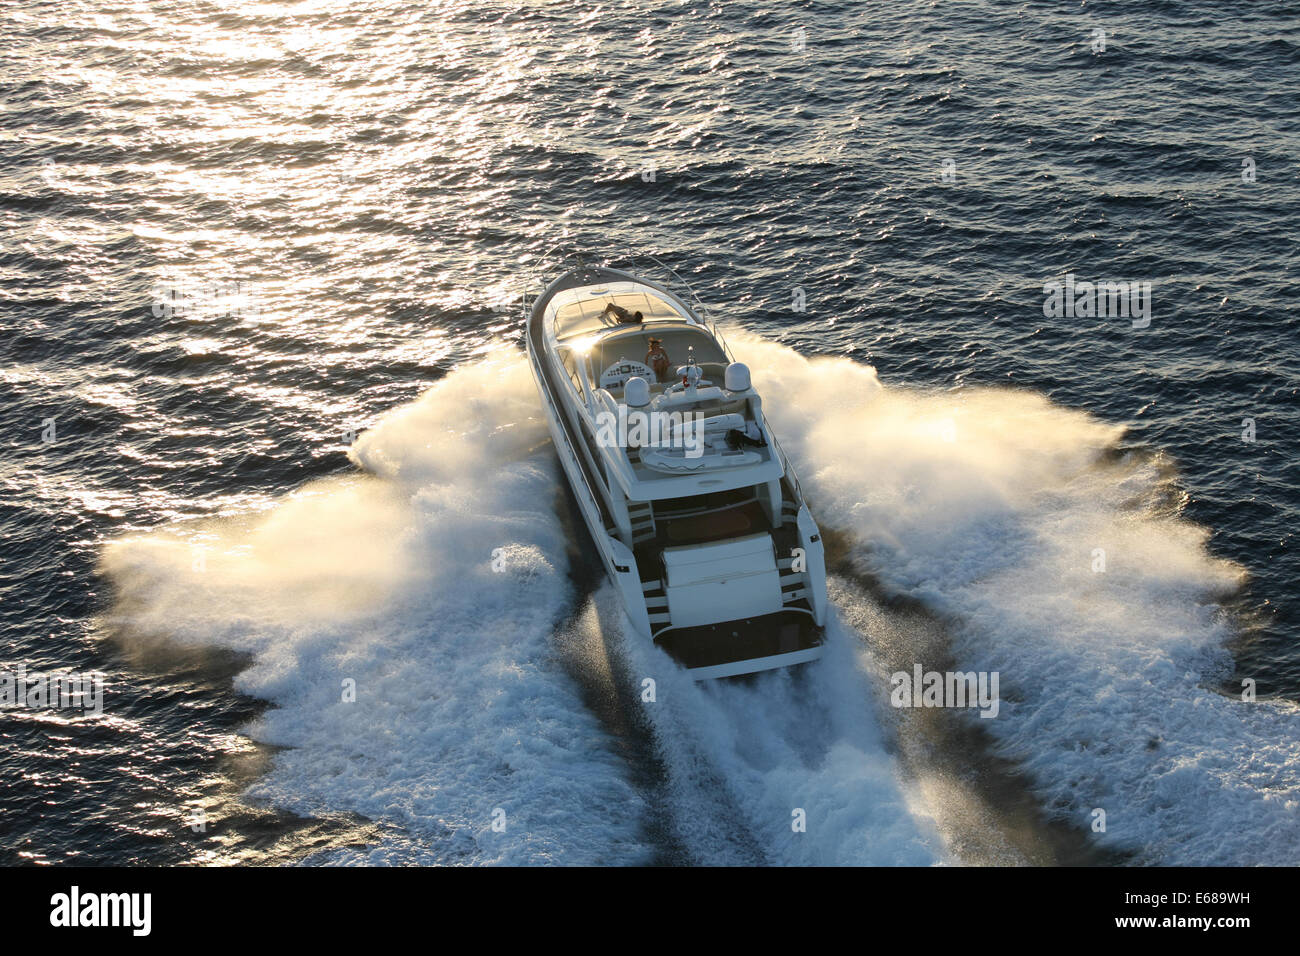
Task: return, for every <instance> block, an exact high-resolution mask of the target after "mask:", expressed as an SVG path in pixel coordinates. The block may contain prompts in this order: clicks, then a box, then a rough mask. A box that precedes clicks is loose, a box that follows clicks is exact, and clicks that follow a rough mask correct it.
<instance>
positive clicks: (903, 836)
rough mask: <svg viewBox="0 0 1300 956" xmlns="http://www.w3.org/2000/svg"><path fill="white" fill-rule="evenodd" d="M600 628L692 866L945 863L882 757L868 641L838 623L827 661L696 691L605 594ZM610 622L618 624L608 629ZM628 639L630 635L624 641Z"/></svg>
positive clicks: (922, 816) (938, 841)
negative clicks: (656, 762)
mask: <svg viewBox="0 0 1300 956" xmlns="http://www.w3.org/2000/svg"><path fill="white" fill-rule="evenodd" d="M598 600H599V601H601V603H602V605H603V611H604V613H603V614H602V616H601V618H602V622H605V626H607V627H610V630H611V631H613V632H614V633H612V634H610V633H607V634H606V635H605V641H606V643H607V644H610V645H612V646H614V647H615V648H617V649H618V653H619V656H620V658H621V659H622V670H623V672H624V675H625V679H627V680H628V681H629V682H631V684H632V685H633V686H635V687H636V688H638V690H639V691H642V694H643V688H644V687H645V684H644V682H645V681H646V680H647V679H651V680H653V681H654V698H655V699H654V700H653V702H649V701H646V700H645V699H644V696H640V697H639V698H638V704H639V706H640V707H641V709H642V712H643V714H644V716H645V717H646V719H647V721H648V723H649V725H650V727H651V728H652V733H653V736H654V741H655V749H656V751H657V754H658V757H659V759H660V761H661V762H662V763H663V765H664V769H665V770H666V779H665V780H664V781H663V788H662V789H663V792H662V794H661V795H660V797H659V799H661V800H663V801H665V802H666V804H667V809H668V812H669V816H670V818H671V823H670V826H671V827H672V829H673V831H674V833H675V836H676V837H677V839H678V840H679V841H680V843H681V845H682V846H684V847H685V849H686V852H687V855H688V857H689V858H690V860H692V861H693V862H695V863H700V864H708V865H730V864H749V865H763V864H783V865H784V864H795V865H820V866H836V865H859V866H862V865H909V866H924V865H929V864H933V863H935V862H939V861H941V860H943V859H945V858H946V857H947V853H946V851H945V849H944V845H943V840H942V838H941V837H940V835H939V834H938V832H937V830H936V828H935V826H934V823H933V821H932V820H931V819H930V818H929V815H928V813H927V812H926V810H925V809H924V807H922V806H921V803H920V800H919V799H918V798H917V796H916V795H915V793H913V792H912V789H911V788H910V787H909V786H908V785H907V784H905V783H904V781H903V780H901V779H900V775H899V768H898V766H897V763H896V761H895V759H894V758H893V756H892V755H891V754H890V753H889V752H888V751H887V749H886V741H885V738H884V736H883V734H882V732H881V728H880V725H879V723H878V720H877V714H876V706H877V704H878V702H877V701H876V700H875V699H874V698H873V695H872V694H871V690H870V687H869V686H868V682H867V677H866V675H867V672H868V670H869V667H868V664H867V657H868V651H867V649H866V648H865V646H864V644H863V641H862V638H861V636H860V635H857V634H856V633H855V632H853V631H852V629H851V628H848V627H847V626H846V625H844V624H843V623H841V622H840V621H839V620H838V619H836V620H833V621H832V622H831V624H830V626H829V628H828V631H827V634H828V646H827V653H826V656H825V657H824V658H823V659H822V660H820V661H817V662H815V663H813V664H809V665H805V666H804V667H801V668H798V669H795V670H779V671H772V672H768V673H765V674H760V675H757V676H755V677H754V678H749V679H746V680H745V681H707V682H702V683H694V682H692V681H691V680H690V679H689V678H688V677H687V675H686V673H685V672H684V671H682V670H681V669H680V668H678V667H677V666H676V665H675V664H674V663H673V662H672V661H671V660H670V659H669V658H668V657H667V655H665V654H663V653H662V652H661V651H658V650H655V649H653V648H651V647H650V646H649V645H648V644H647V643H646V642H644V641H642V640H639V639H635V638H631V639H629V638H627V637H626V636H625V635H626V634H629V633H631V632H630V624H628V622H627V621H626V618H625V617H624V616H623V615H622V612H621V611H620V610H619V609H618V608H617V607H616V602H615V599H614V597H613V594H612V591H611V590H610V589H609V588H608V587H606V588H604V589H602V592H601V593H600V594H599V595H598ZM611 624H612V626H611ZM618 632H621V633H618Z"/></svg>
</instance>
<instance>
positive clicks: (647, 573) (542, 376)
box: [527, 266, 827, 679]
mask: <svg viewBox="0 0 1300 956" xmlns="http://www.w3.org/2000/svg"><path fill="white" fill-rule="evenodd" d="M527 340H528V357H529V361H530V364H531V366H532V370H533V376H534V378H535V379H536V381H537V387H538V390H539V391H540V393H541V396H542V406H543V408H544V410H545V413H546V418H547V421H548V423H549V425H550V429H551V434H552V436H553V438H554V440H555V448H556V451H557V452H558V454H559V457H560V462H561V464H562V465H563V467H564V471H565V474H566V475H567V477H568V480H569V483H570V485H571V486H572V488H573V492H574V496H575V497H576V498H577V501H578V506H579V508H580V510H581V511H582V514H583V517H584V518H585V519H586V522H587V526H588V528H589V529H590V530H591V535H592V537H593V538H594V539H595V542H596V548H597V550H598V551H599V552H600V556H601V560H602V561H603V563H604V565H605V569H606V571H607V572H608V573H609V577H610V580H611V581H612V582H613V584H614V586H615V589H616V590H617V591H618V593H619V596H620V597H621V598H622V601H623V605H624V606H625V608H626V609H627V613H628V617H629V618H630V619H631V621H632V623H633V625H634V626H635V627H636V629H637V630H639V631H640V632H642V634H643V635H644V636H645V637H646V638H647V639H649V640H652V641H654V643H655V644H657V645H658V646H660V647H661V648H663V649H664V650H665V651H667V652H668V653H669V654H670V655H671V656H672V657H673V658H675V659H676V660H677V661H678V662H679V663H680V664H682V665H683V666H684V667H686V668H687V669H688V670H689V671H690V673H691V675H692V676H693V677H695V678H696V679H703V678H714V677H729V676H734V675H738V674H748V673H753V672H755V671H762V670H768V669H770V668H775V667H785V666H788V665H791V664H799V663H803V662H806V661H810V660H813V659H814V658H817V657H819V656H820V655H821V651H822V636H823V632H822V629H823V626H824V625H825V621H826V603H827V601H826V571H825V562H824V558H823V551H822V543H821V536H820V534H819V533H818V530H817V525H816V523H815V522H814V521H813V519H812V515H811V514H809V512H808V508H807V506H806V505H805V504H804V502H803V497H802V494H801V492H800V489H799V482H798V480H797V479H796V478H795V476H794V473H793V471H791V469H790V466H789V463H788V462H787V461H786V458H785V455H784V454H783V453H782V451H781V448H780V446H779V445H778V444H777V443H776V439H775V438H774V437H773V436H772V434H771V432H770V430H769V429H768V425H767V420H766V418H765V417H764V416H763V411H762V401H761V399H760V398H759V395H758V392H757V391H755V389H754V388H753V385H752V383H751V381H750V372H749V369H748V368H747V367H746V366H745V365H742V364H741V363H739V362H736V361H734V360H733V357H732V354H731V350H730V349H729V348H728V347H727V345H726V343H725V341H724V340H723V339H722V337H721V335H720V334H718V332H717V329H716V328H715V327H710V326H708V325H706V324H705V322H704V321H703V320H702V319H701V318H700V317H699V315H698V314H697V312H696V310H695V309H693V308H692V307H691V306H690V305H688V303H687V301H686V300H685V299H683V298H682V297H680V296H679V295H677V294H675V293H674V292H672V291H670V290H669V289H668V288H666V287H665V286H664V285H661V284H658V283H656V282H652V281H649V280H646V279H641V278H636V277H634V276H632V275H630V274H628V273H626V272H621V271H617V270H614V269H610V268H605V267H599V266H585V267H581V268H578V269H575V270H573V271H570V272H567V273H565V274H564V275H562V276H560V278H558V279H556V280H555V281H554V282H552V283H551V284H550V285H549V286H547V288H546V290H545V291H544V292H543V293H542V294H541V295H540V296H539V297H538V298H537V300H536V302H535V303H534V304H533V307H532V311H531V313H530V316H529V321H528V336H527Z"/></svg>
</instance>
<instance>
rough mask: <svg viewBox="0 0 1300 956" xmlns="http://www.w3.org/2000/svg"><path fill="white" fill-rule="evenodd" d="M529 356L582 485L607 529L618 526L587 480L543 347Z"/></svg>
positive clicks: (530, 350)
mask: <svg viewBox="0 0 1300 956" xmlns="http://www.w3.org/2000/svg"><path fill="white" fill-rule="evenodd" d="M530 321H531V317H530ZM528 334H529V336H531V335H532V329H531V328H529V330H528ZM528 358H529V360H530V361H531V362H532V363H533V364H534V365H535V366H536V368H537V371H538V372H539V373H540V376H541V379H542V382H543V383H544V384H545V385H546V390H547V391H548V392H549V393H551V400H550V404H551V408H552V410H553V413H554V415H555V416H556V420H557V423H558V424H559V426H560V429H559V430H560V434H561V435H563V436H564V444H565V445H567V446H568V448H569V454H571V455H572V456H573V460H574V463H575V464H577V466H578V472H579V474H581V476H582V485H583V487H584V488H586V490H587V496H588V497H589V498H590V499H591V503H592V504H593V505H595V506H596V513H597V514H598V515H600V519H601V524H602V525H603V526H604V527H605V529H606V531H608V530H609V527H610V525H611V524H613V525H614V526H615V527H617V524H616V523H615V522H614V521H613V520H612V515H610V514H609V508H608V506H607V504H606V503H605V502H603V501H602V500H601V498H600V496H598V495H597V494H596V492H595V490H594V489H593V488H592V487H591V482H590V481H588V480H587V469H586V466H585V465H584V464H583V461H582V458H581V456H580V455H579V453H578V449H577V448H575V447H574V445H573V439H572V437H571V436H570V435H569V429H568V428H567V427H566V425H565V422H564V418H563V416H564V410H563V407H562V406H561V405H560V400H559V398H558V396H556V395H555V390H554V388H553V383H552V382H551V376H550V371H549V370H548V369H547V367H546V364H545V362H544V361H543V355H542V352H541V349H540V348H539V347H534V348H530V349H529V350H528Z"/></svg>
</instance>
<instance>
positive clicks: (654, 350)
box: [645, 335, 673, 385]
mask: <svg viewBox="0 0 1300 956" xmlns="http://www.w3.org/2000/svg"><path fill="white" fill-rule="evenodd" d="M645 364H646V365H649V366H650V367H651V368H652V369H654V373H655V379H656V380H657V381H658V382H659V384H661V385H662V384H663V383H664V382H665V381H667V380H668V369H669V368H671V367H672V364H673V363H672V361H671V360H670V359H669V358H668V353H667V352H665V351H664V346H663V340H662V339H657V338H655V337H654V336H653V335H652V336H650V351H648V352H646V353H645Z"/></svg>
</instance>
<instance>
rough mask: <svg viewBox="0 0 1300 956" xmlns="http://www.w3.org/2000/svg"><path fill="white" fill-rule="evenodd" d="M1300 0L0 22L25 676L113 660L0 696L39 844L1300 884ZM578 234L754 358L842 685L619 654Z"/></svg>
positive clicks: (7, 498) (14, 575)
mask: <svg viewBox="0 0 1300 956" xmlns="http://www.w3.org/2000/svg"><path fill="white" fill-rule="evenodd" d="M1295 13H1296V11H1295V8H1294V6H1293V5H1291V4H1286V3H1274V2H1267V0H1264V2H1257V3H1249V4H1235V5H1224V4H1220V3H1211V2H1173V0H1168V2H1156V0H1144V2H1140V3H1126V4H1118V3H1114V4H1112V3H1091V2H1090V3H1086V4H1082V5H1080V4H1022V3H1003V2H996V0H962V2H944V3H937V2H935V3H916V2H908V0H900V2H891V3H876V2H860V3H848V2H831V3H819V2H806V3H795V2H784V0H782V2H769V3H758V2H747V0H738V2H728V3H720V2H719V3H658V2H634V3H627V4H604V5H600V4H588V3H573V4H559V3H544V2H537V3H492V2H489V3H474V4H470V3H459V2H452V3H439V4H411V3H405V2H397V0H388V2H355V3H354V2H342V0H339V2H330V0H320V2H303V3H266V2H252V0H210V2H197V0H187V2H150V3H145V2H138V3H111V2H87V0H60V2H58V3H12V2H11V3H5V4H4V5H3V6H0V87H2V88H3V90H4V98H3V106H2V107H0V225H2V226H3V232H2V233H0V296H2V297H3V309H0V343H3V345H2V346H0V348H2V355H0V358H2V359H3V361H2V362H0V424H2V425H3V431H4V436H5V443H6V449H7V453H6V455H5V458H4V461H3V464H0V488H2V489H3V494H2V496H0V535H2V536H3V537H2V540H3V559H2V561H0V663H2V664H4V665H6V666H9V667H16V666H17V665H19V664H23V665H25V666H27V667H28V668H29V669H31V670H51V669H56V668H70V669H73V670H75V671H90V670H98V671H102V672H104V673H105V674H106V675H107V688H106V692H105V708H104V712H103V714H102V715H87V716H82V715H80V714H71V713H69V712H66V711H52V710H49V709H26V708H20V709H15V710H6V711H3V712H0V741H3V746H2V747H0V773H2V774H3V777H2V779H3V781H4V786H3V787H2V788H0V847H3V851H4V855H3V857H2V859H3V861H4V862H7V863H19V862H28V863H31V862H36V863H57V862H62V861H77V862H86V863H126V862H132V863H182V862H197V863H205V862H300V861H308V862H471V863H480V862H481V863H492V862H506V863H588V862H590V863H628V862H724V863H727V862H741V863H753V862H763V863H918V862H920V863H924V862H935V861H939V862H948V861H957V862H962V861H965V862H1026V861H1030V862H1051V861H1057V862H1096V861H1113V860H1129V861H1133V862H1139V863H1152V862H1156V863H1169V862H1174V863H1187V862H1192V863H1196V862H1223V863H1255V862H1268V863H1289V864H1294V863H1297V862H1300V822H1297V820H1298V819H1300V814H1298V813H1297V808H1298V807H1300V750H1298V749H1297V747H1298V745H1297V740H1300V734H1298V733H1297V731H1300V709H1298V706H1297V701H1300V651H1297V646H1296V627H1297V618H1296V610H1295V599H1296V594H1297V590H1298V588H1297V585H1300V564H1298V562H1297V558H1296V550H1295V546H1294V538H1293V535H1294V529H1295V527H1296V525H1297V521H1298V519H1300V514H1298V511H1300V476H1298V474H1297V468H1298V466H1297V460H1298V459H1300V428H1297V425H1296V401H1297V387H1298V380H1300V349H1298V347H1297V342H1300V336H1298V335H1297V326H1298V325H1300V320H1298V319H1297V308H1296V307H1297V303H1298V301H1300V296H1297V293H1296V283H1297V272H1298V270H1300V222H1298V216H1300V212H1298V210H1300V179H1298V178H1297V162H1300V100H1297V98H1296V90H1297V88H1300V20H1297V18H1296V15H1295ZM1098 29H1101V30H1104V33H1105V38H1104V50H1100V49H1099V50H1096V51H1094V46H1097V45H1098V43H1099V40H1098V34H1097V33H1096V32H1095V31H1097V30H1098ZM945 173H946V175H945ZM579 253H581V254H585V255H588V256H591V257H596V258H604V257H615V258H618V257H623V256H629V255H644V254H653V255H655V256H658V257H659V258H660V259H662V260H664V261H666V262H668V263H671V264H672V265H673V266H674V267H676V268H677V270H678V271H679V272H680V273H681V275H682V276H683V277H684V278H685V279H687V280H689V282H690V285H691V286H692V288H693V289H694V290H695V291H696V292H697V293H698V294H699V295H700V296H701V298H702V299H703V300H704V301H705V302H706V303H707V304H708V305H709V308H710V311H711V314H712V315H713V317H715V318H717V319H718V320H719V321H721V322H723V323H724V324H726V325H727V326H729V327H730V328H733V329H735V330H736V331H735V335H736V336H737V342H738V343H740V344H741V345H743V349H741V351H744V353H745V355H744V357H745V358H747V359H748V360H749V362H750V364H751V365H752V366H753V367H754V369H755V371H754V377H755V384H756V386H757V387H758V388H759V389H760V390H762V391H763V393H764V395H765V398H766V402H767V404H766V406H765V407H766V408H767V410H768V414H769V416H770V417H771V419H772V421H773V423H774V425H775V426H776V428H777V431H778V433H779V434H780V435H781V436H782V438H783V440H784V442H785V444H786V446H787V449H788V450H789V451H790V453H791V455H792V457H794V458H795V460H796V462H797V467H798V468H799V470H800V474H801V477H802V479H803V483H804V485H805V489H806V491H807V493H808V495H809V498H810V500H811V503H812V506H813V509H814V512H815V513H816V514H817V516H818V518H819V520H820V521H821V523H822V526H823V527H824V528H825V529H826V530H827V532H828V537H829V538H830V539H831V540H833V541H835V542H837V544H836V555H835V567H834V569H833V572H834V573H833V578H834V580H833V582H832V591H833V597H834V600H835V603H836V606H837V613H836V621H835V624H834V625H833V627H832V634H833V641H832V646H833V654H832V657H831V659H829V660H828V661H826V662H825V663H824V664H823V665H817V666H815V667H810V668H806V669H805V671H804V672H803V673H801V674H797V675H790V674H774V675H768V676H766V677H763V678H761V679H758V680H756V681H754V682H752V683H748V684H747V683H738V684H734V685H709V686H706V687H693V686H691V685H690V684H689V683H687V682H684V681H681V680H680V679H679V678H678V677H677V676H676V675H674V674H673V673H672V672H671V671H670V670H668V669H666V668H665V667H664V665H663V662H662V661H661V660H659V659H658V658H657V657H655V656H654V655H653V654H651V652H650V651H648V650H647V649H645V648H641V647H639V646H636V645H635V643H634V642H632V641H630V640H626V639H625V637H624V635H623V634H622V633H621V628H620V626H619V620H618V614H617V612H616V611H613V610H612V604H611V599H610V596H609V594H608V593H607V592H606V591H605V590H604V589H603V588H602V587H601V580H600V577H599V575H598V574H596V573H594V572H593V570H592V568H591V567H590V565H589V563H588V562H587V561H585V560H584V558H583V556H582V551H583V548H582V546H581V542H582V537H581V536H582V532H581V531H580V530H579V529H577V528H576V527H575V526H574V518H573V515H572V513H571V512H570V510H569V504H568V502H567V501H566V499H565V497H564V495H563V494H562V492H560V491H559V484H558V480H559V473H558V469H557V467H556V463H555V460H554V454H553V452H552V451H551V449H550V446H549V443H548V437H547V435H546V431H545V427H544V425H543V424H542V423H541V420H540V418H539V417H538V414H537V413H538V408H537V402H538V399H537V395H536V392H535V390H534V388H533V385H532V383H531V381H530V380H529V377H528V373H527V369H526V366H525V364H524V363H523V361H522V360H521V357H520V355H521V353H520V349H521V348H522V328H523V320H522V317H521V312H520V309H519V307H518V301H519V297H520V295H521V293H523V292H524V291H532V290H535V289H536V288H537V282H538V280H539V279H540V278H541V277H543V276H545V275H547V274H548V272H549V271H550V270H551V269H552V268H553V267H552V266H551V264H550V263H551V261H552V259H553V257H556V256H571V255H574V254H579ZM1066 274H1074V275H1075V276H1077V277H1078V278H1079V279H1080V280H1091V281H1112V280H1113V281H1127V280H1133V281H1147V282H1150V283H1151V284H1152V294H1151V296H1152V298H1151V301H1152V308H1151V315H1150V325H1149V326H1148V327H1146V328H1133V327H1132V324H1131V323H1130V322H1129V321H1128V320H1127V319H1124V318H1095V317H1087V318H1072V317H1062V318H1052V317H1046V316H1045V314H1044V308H1043V304H1044V291H1043V287H1044V283H1045V282H1047V281H1049V280H1052V279H1060V278H1063V277H1064V276H1065V275H1066ZM800 303H802V308H800V307H799V305H800ZM871 369H874V370H875V372H874V373H873V372H872V371H871ZM408 403H413V404H408ZM1247 419H1249V420H1250V423H1249V424H1248V423H1247V422H1246V420H1247ZM1249 428H1253V438H1254V440H1253V441H1247V440H1244V439H1243V435H1244V433H1245V432H1246V431H1247V430H1248V429H1249ZM354 439H355V440H354ZM949 439H952V440H949ZM575 543H576V544H575ZM588 547H589V546H588ZM498 548H500V549H503V551H502V552H501V553H502V554H504V555H505V556H506V558H507V559H508V560H507V564H508V566H509V569H510V570H511V572H512V573H511V574H507V575H502V574H498V573H494V571H493V569H492V568H491V566H490V557H489V556H490V554H491V553H492V552H493V551H494V549H498ZM1098 548H1100V549H1102V550H1103V551H1105V554H1106V560H1107V562H1108V566H1107V570H1106V572H1105V573H1104V574H1098V573H1096V572H1094V571H1093V570H1092V565H1093V563H1094V561H1095V557H1094V556H1095V549H1098ZM915 660H923V661H925V662H926V663H927V666H934V667H936V668H943V667H947V666H949V665H960V666H961V667H962V668H964V669H987V670H998V671H999V672H1000V673H1001V674H1002V680H1003V695H1004V698H1005V701H1004V706H1003V711H1002V713H1001V715H1000V716H999V718H998V719H997V720H995V721H984V722H981V721H979V720H978V719H974V720H972V721H966V720H965V719H964V718H963V717H959V716H954V715H946V716H944V717H942V719H941V718H940V717H937V716H934V715H915V716H913V715H910V714H900V713H899V712H896V711H891V710H890V708H888V706H886V689H887V687H888V682H887V675H888V672H889V671H891V670H893V669H894V668H896V667H902V668H907V669H910V666H911V663H912V662H913V661H915ZM931 661H932V662H933V664H932V665H931V664H930V662H931ZM647 673H650V674H656V675H658V678H659V680H660V684H661V694H660V702H659V703H658V704H657V705H656V706H655V707H654V708H651V709H650V710H649V711H646V709H645V708H644V707H643V706H642V705H641V702H640V699H639V697H638V696H637V694H636V692H634V691H633V690H632V689H630V688H634V687H636V686H637V684H636V680H637V679H639V678H640V676H642V675H645V674H647ZM1246 679H1249V680H1253V681H1255V682H1256V690H1257V694H1258V700H1257V701H1256V702H1254V703H1245V702H1242V701H1241V700H1240V693H1241V689H1242V682H1243V680H1246ZM347 680H351V681H353V682H354V688H355V692H356V701H355V703H350V704H345V703H342V699H341V687H342V686H343V682H344V681H347ZM985 725H991V726H985ZM971 755H974V756H971ZM1098 806H1100V807H1105V808H1106V809H1107V813H1108V815H1109V819H1110V826H1109V828H1108V832H1107V833H1106V834H1104V835H1099V834H1094V833H1091V831H1089V829H1088V822H1089V819H1090V818H1089V816H1088V813H1089V811H1090V810H1091V809H1092V808H1095V807H1098ZM792 807H803V808H805V809H806V810H807V813H808V817H809V820H810V822H811V826H810V829H809V832H808V833H807V834H805V835H804V837H805V838H804V839H798V838H795V837H794V836H793V835H792V833H791V830H790V825H789V819H790V813H791V808H792ZM497 810H501V811H503V813H504V818H505V819H506V820H507V821H509V822H508V824H507V826H506V828H505V829H504V831H501V830H499V829H497V830H494V829H493V827H492V823H493V820H494V814H495V812H496V811H497ZM199 811H202V814H203V815H204V816H202V817H199V816H196V813H197V812H199ZM203 821H206V822H203ZM192 824H193V825H192Z"/></svg>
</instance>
